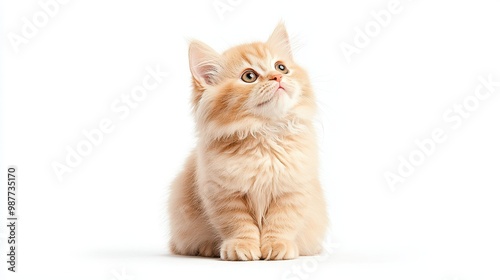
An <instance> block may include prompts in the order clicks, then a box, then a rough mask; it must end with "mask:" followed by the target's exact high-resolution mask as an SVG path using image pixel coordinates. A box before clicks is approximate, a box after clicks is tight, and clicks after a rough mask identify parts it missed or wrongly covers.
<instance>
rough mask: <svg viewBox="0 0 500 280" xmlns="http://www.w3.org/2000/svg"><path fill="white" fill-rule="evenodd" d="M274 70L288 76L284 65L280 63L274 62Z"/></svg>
mask: <svg viewBox="0 0 500 280" xmlns="http://www.w3.org/2000/svg"><path fill="white" fill-rule="evenodd" d="M274 68H276V70H278V71H280V72H281V73H283V74H288V72H289V71H288V68H286V66H285V64H283V63H281V62H276V65H274Z"/></svg>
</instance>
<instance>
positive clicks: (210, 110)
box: [189, 23, 315, 137]
mask: <svg viewBox="0 0 500 280" xmlns="http://www.w3.org/2000/svg"><path fill="white" fill-rule="evenodd" d="M189 64H190V70H191V73H192V76H193V87H194V89H193V107H194V113H195V117H196V121H197V125H198V128H199V130H203V131H207V132H209V133H210V134H211V135H213V136H217V137H221V136H228V135H232V134H239V135H248V134H249V133H250V134H254V133H258V132H259V130H261V129H265V128H269V127H271V126H273V124H274V125H275V127H286V125H287V123H290V122H293V121H296V120H300V119H305V120H309V119H311V118H312V115H313V114H314V111H315V103H314V97H313V94H312V91H311V89H310V84H309V79H308V77H307V74H306V72H305V71H304V70H303V69H302V68H301V67H299V66H298V65H297V64H295V62H294V60H293V57H292V52H291V47H290V40H289V37H288V34H287V32H286V29H285V26H284V25H283V24H281V23H280V24H278V26H277V27H276V29H275V30H274V32H273V33H272V34H271V36H270V37H269V39H268V40H267V41H266V42H265V43H261V42H256V43H251V44H244V45H239V46H236V47H233V48H231V49H229V50H227V51H225V52H224V53H222V54H219V53H217V52H216V51H214V50H213V49H212V48H210V47H209V46H207V45H205V44H203V43H201V42H199V41H193V42H191V44H190V46H189Z"/></svg>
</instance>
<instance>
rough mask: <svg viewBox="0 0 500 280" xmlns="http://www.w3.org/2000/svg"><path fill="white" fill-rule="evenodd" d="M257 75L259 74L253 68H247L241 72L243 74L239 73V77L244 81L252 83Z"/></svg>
mask: <svg viewBox="0 0 500 280" xmlns="http://www.w3.org/2000/svg"><path fill="white" fill-rule="evenodd" d="M258 77H259V74H257V73H256V72H255V71H254V70H252V69H248V70H245V72H243V75H241V79H242V80H243V82H245V83H253V82H255V81H256V80H257V78H258Z"/></svg>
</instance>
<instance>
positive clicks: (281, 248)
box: [260, 239, 299, 260]
mask: <svg viewBox="0 0 500 280" xmlns="http://www.w3.org/2000/svg"><path fill="white" fill-rule="evenodd" d="M260 251H261V252H262V257H263V258H264V259H266V260H290V259H295V258H297V257H298V256H299V248H298V247H297V244H295V243H294V242H292V241H289V240H285V239H281V240H267V241H264V242H263V243H262V246H261V248H260Z"/></svg>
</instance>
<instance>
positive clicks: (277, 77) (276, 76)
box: [270, 74, 283, 83]
mask: <svg viewBox="0 0 500 280" xmlns="http://www.w3.org/2000/svg"><path fill="white" fill-rule="evenodd" d="M282 77H283V75H281V74H275V75H271V78H270V80H276V81H277V82H278V83H279V82H281V78H282Z"/></svg>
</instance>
